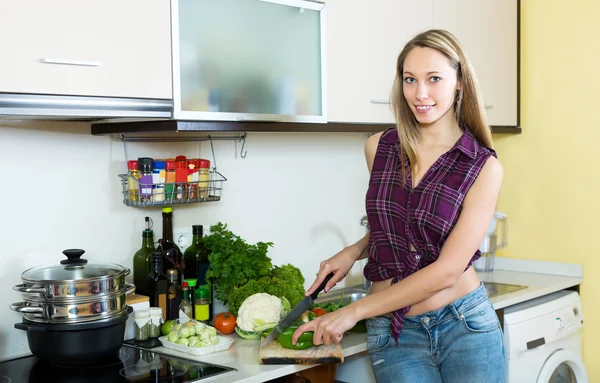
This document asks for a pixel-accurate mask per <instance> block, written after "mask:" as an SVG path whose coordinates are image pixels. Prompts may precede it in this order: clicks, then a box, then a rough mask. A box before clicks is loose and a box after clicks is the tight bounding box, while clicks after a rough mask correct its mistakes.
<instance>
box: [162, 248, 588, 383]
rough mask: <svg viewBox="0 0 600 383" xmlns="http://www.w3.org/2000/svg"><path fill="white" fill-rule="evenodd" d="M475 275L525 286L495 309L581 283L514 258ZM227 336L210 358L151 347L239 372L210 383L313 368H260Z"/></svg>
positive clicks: (353, 350)
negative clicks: (228, 342)
mask: <svg viewBox="0 0 600 383" xmlns="http://www.w3.org/2000/svg"><path fill="white" fill-rule="evenodd" d="M478 275H479V277H480V279H481V280H482V281H483V282H484V283H485V282H497V283H506V284H515V285H524V286H527V287H526V288H524V289H521V290H517V291H514V292H511V293H508V294H503V295H499V296H496V297H493V298H491V299H490V301H491V302H492V304H493V306H494V308H495V309H496V310H498V309H501V308H504V307H508V306H511V305H514V304H517V303H520V302H524V301H527V300H530V299H533V298H537V297H540V296H543V295H547V294H550V293H553V292H555V291H560V290H564V289H566V288H569V287H573V286H577V285H579V284H581V283H582V282H583V268H582V267H581V266H580V265H567V264H556V263H549V262H541V261H519V260H514V259H499V258H497V261H496V269H495V270H494V271H493V272H489V273H483V272H479V273H478ZM332 291H333V290H332ZM228 336H229V337H231V338H232V339H234V340H235V341H234V343H233V345H232V346H231V347H230V348H229V350H227V351H223V352H219V353H216V354H211V355H205V356H199V357H195V356H193V355H189V354H184V353H181V352H178V351H174V350H170V349H167V348H164V347H158V348H154V349H153V350H152V351H157V352H161V353H165V354H171V355H175V356H179V357H182V358H186V359H193V360H198V361H202V362H207V363H213V364H218V365H222V366H228V367H233V368H235V369H237V370H238V371H237V372H235V373H233V374H228V375H225V376H222V377H218V378H215V379H211V380H209V381H210V382H211V383H231V382H237V383H260V382H265V381H268V380H271V379H275V378H278V377H280V376H285V375H289V374H293V373H295V372H297V371H302V370H305V369H307V368H311V367H314V366H313V365H261V364H259V363H258V359H259V355H258V352H259V341H258V340H246V339H242V338H240V337H239V336H237V335H235V334H232V335H228ZM366 341H367V337H366V334H356V333H347V334H345V335H344V338H343V339H342V350H343V353H344V357H345V358H347V357H349V356H351V355H355V354H358V353H362V352H364V351H366V349H367V345H366Z"/></svg>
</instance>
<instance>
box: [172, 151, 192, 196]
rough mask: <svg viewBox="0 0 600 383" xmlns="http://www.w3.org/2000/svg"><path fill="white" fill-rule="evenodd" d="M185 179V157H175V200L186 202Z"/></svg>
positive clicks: (186, 175) (186, 173) (186, 172)
mask: <svg viewBox="0 0 600 383" xmlns="http://www.w3.org/2000/svg"><path fill="white" fill-rule="evenodd" d="M187 177H188V166H187V159H186V158H185V156H177V157H176V159H175V199H176V200H178V201H181V200H187V199H188V198H189V196H188V194H187Z"/></svg>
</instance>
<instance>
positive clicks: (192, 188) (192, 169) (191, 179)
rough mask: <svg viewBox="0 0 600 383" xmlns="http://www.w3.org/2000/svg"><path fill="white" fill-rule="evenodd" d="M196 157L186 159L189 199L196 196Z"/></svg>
mask: <svg viewBox="0 0 600 383" xmlns="http://www.w3.org/2000/svg"><path fill="white" fill-rule="evenodd" d="M198 161H199V160H198V159H197V158H192V159H190V160H188V161H187V164H188V178H187V180H188V185H187V186H188V191H189V195H190V199H196V198H198Z"/></svg>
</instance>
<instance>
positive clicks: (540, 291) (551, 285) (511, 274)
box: [477, 270, 583, 310]
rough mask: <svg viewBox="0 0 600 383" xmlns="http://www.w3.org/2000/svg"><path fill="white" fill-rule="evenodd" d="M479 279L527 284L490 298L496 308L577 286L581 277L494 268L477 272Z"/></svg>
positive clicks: (484, 281) (581, 280)
mask: <svg viewBox="0 0 600 383" xmlns="http://www.w3.org/2000/svg"><path fill="white" fill-rule="evenodd" d="M477 274H478V275H479V279H481V280H482V281H483V283H484V284H485V283H486V282H498V283H507V284H513V285H521V286H527V287H526V288H524V289H521V290H517V291H514V292H511V293H507V294H503V295H499V296H496V297H492V298H490V302H492V305H493V306H494V309H496V310H498V309H501V308H505V307H508V306H512V305H515V304H517V303H521V302H524V301H528V300H530V299H534V298H538V297H541V296H543V295H548V294H551V293H553V292H555V291H560V290H564V289H567V288H569V287H573V286H577V285H579V284H581V283H582V282H583V278H577V277H564V276H558V275H547V274H535V273H524V272H519V271H506V270H495V271H493V272H491V273H477Z"/></svg>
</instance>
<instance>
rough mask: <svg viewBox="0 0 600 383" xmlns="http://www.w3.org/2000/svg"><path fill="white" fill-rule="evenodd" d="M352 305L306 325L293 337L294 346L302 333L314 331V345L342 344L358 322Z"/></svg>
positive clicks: (299, 328) (297, 330)
mask: <svg viewBox="0 0 600 383" xmlns="http://www.w3.org/2000/svg"><path fill="white" fill-rule="evenodd" d="M351 306H352V305H348V306H345V307H342V308H339V309H337V310H335V311H333V312H330V313H328V314H325V315H323V316H320V317H317V318H315V319H313V320H312V321H310V322H308V323H304V324H303V325H301V326H300V327H298V329H296V331H295V332H294V335H293V336H292V344H294V345H295V344H296V342H297V341H298V338H299V337H300V335H302V333H305V332H307V331H314V332H315V334H314V335H313V344H314V345H315V346H318V345H320V344H325V345H328V344H331V343H340V342H341V340H342V337H343V336H344V333H345V332H346V331H348V330H350V329H351V328H352V327H354V326H355V325H356V322H358V318H356V315H355V313H354V310H353V307H351Z"/></svg>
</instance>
